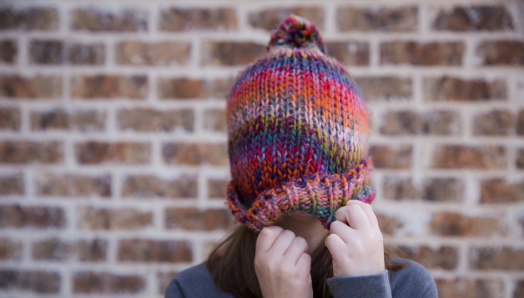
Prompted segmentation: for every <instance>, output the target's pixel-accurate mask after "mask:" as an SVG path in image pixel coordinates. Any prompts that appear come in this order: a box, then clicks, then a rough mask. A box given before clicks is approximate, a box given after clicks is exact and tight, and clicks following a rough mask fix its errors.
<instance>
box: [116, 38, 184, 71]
mask: <svg viewBox="0 0 524 298" xmlns="http://www.w3.org/2000/svg"><path fill="white" fill-rule="evenodd" d="M116 51H117V56H116V59H117V63H119V64H123V65H158V66H169V65H171V66H176V65H186V64H188V62H189V61H188V60H189V54H190V51H191V44H189V43H182V42H139V41H131V40H129V41H123V42H120V43H119V44H118V45H117V49H116Z"/></svg>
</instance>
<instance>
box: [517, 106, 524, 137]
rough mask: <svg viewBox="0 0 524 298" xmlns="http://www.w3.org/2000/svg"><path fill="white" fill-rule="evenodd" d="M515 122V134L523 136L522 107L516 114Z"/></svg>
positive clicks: (523, 112) (523, 113)
mask: <svg viewBox="0 0 524 298" xmlns="http://www.w3.org/2000/svg"><path fill="white" fill-rule="evenodd" d="M516 118H517V119H516V122H517V129H516V130H517V134H518V135H520V136H524V109H521V110H520V111H519V113H518V114H517V116H516Z"/></svg>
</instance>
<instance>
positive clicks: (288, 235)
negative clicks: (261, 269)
mask: <svg viewBox="0 0 524 298" xmlns="http://www.w3.org/2000/svg"><path fill="white" fill-rule="evenodd" d="M295 237H296V236H295V233H293V232H292V231H290V230H284V231H282V233H280V234H279V235H278V237H277V239H276V240H275V242H273V245H272V246H271V248H270V249H269V250H268V251H267V252H268V253H275V255H276V256H283V255H284V252H285V251H286V250H287V249H288V247H289V246H290V245H291V242H293V239H295Z"/></svg>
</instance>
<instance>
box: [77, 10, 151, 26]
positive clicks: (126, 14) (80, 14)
mask: <svg viewBox="0 0 524 298" xmlns="http://www.w3.org/2000/svg"><path fill="white" fill-rule="evenodd" d="M70 17H71V29H73V30H86V31H94V32H99V31H109V32H137V31H146V30H147V28H148V20H147V18H148V11H147V10H145V9H142V8H138V7H137V8H127V7H122V8H118V9H113V10H108V9H104V8H92V7H86V8H78V9H75V10H74V11H73V12H72V13H71V16H70Z"/></svg>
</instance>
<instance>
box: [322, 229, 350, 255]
mask: <svg viewBox="0 0 524 298" xmlns="http://www.w3.org/2000/svg"><path fill="white" fill-rule="evenodd" d="M324 244H325V245H326V247H327V248H328V249H329V252H330V253H331V257H332V258H333V260H334V261H338V258H339V257H340V256H342V255H343V254H344V252H346V251H347V245H346V243H345V242H344V241H343V240H342V238H340V237H339V236H338V235H337V234H330V235H329V236H327V237H326V239H325V240H324Z"/></svg>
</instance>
